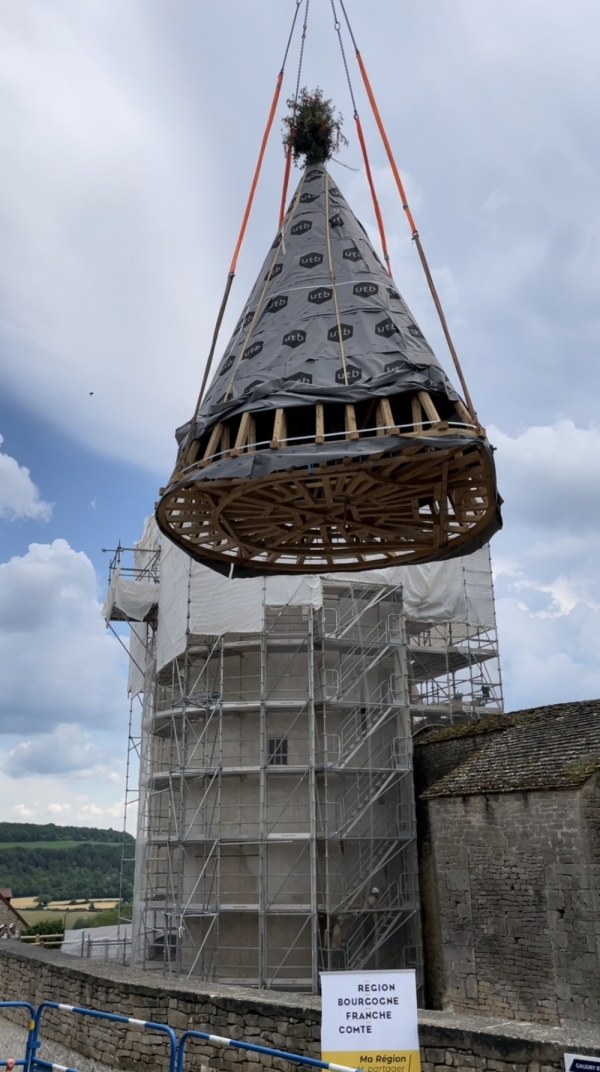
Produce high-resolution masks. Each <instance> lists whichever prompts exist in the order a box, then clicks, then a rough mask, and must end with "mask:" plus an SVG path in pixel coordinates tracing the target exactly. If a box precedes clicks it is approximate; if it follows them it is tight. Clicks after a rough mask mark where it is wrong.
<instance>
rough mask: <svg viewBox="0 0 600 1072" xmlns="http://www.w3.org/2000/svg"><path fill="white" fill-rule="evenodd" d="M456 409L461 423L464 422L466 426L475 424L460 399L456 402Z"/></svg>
mask: <svg viewBox="0 0 600 1072" xmlns="http://www.w3.org/2000/svg"><path fill="white" fill-rule="evenodd" d="M454 408H455V410H456V412H457V413H458V416H459V417H460V419H461V421H464V422H465V424H470V425H471V426H473V425H474V424H475V421H474V420H473V418H472V416H471V414H470V413H469V411H468V409H467V407H466V406H465V405H464V403H463V402H461V400H460V398H457V400H456V402H455V403H454Z"/></svg>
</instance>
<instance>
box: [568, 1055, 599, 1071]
mask: <svg viewBox="0 0 600 1072" xmlns="http://www.w3.org/2000/svg"><path fill="white" fill-rule="evenodd" d="M565 1072H600V1057H584V1056H583V1054H581V1053H566V1054H565Z"/></svg>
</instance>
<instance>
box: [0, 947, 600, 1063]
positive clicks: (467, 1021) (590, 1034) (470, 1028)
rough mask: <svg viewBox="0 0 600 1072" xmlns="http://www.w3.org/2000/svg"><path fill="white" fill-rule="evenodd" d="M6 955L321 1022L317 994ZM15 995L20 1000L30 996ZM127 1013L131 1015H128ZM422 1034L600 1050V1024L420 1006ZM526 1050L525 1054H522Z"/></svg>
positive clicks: (44, 955)
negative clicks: (559, 1022) (534, 1020)
mask: <svg viewBox="0 0 600 1072" xmlns="http://www.w3.org/2000/svg"><path fill="white" fill-rule="evenodd" d="M0 959H3V960H5V961H7V960H8V961H10V960H11V959H14V960H16V961H26V962H29V963H30V964H31V962H32V961H33V962H34V963H37V964H39V965H40V966H41V965H47V966H48V967H54V968H55V969H57V970H58V971H59V972H60V973H61V974H64V975H65V976H68V977H70V978H73V979H79V980H82V981H84V982H87V981H93V982H94V983H96V984H97V983H99V982H100V983H101V982H106V983H107V984H109V985H110V984H113V985H114V986H115V987H116V988H121V987H126V988H127V989H128V990H129V991H130V993H131V994H132V995H133V994H138V995H143V996H146V997H154V998H157V997H160V998H162V999H163V1000H164V999H165V998H170V997H172V998H175V999H177V1000H182V1001H189V1002H191V1003H195V1004H198V1005H200V1004H204V1003H206V1002H214V1003H216V1004H218V1005H219V1006H220V1007H221V1008H224V1009H226V1010H228V1011H232V1012H239V1011H240V1009H241V1008H243V1010H244V1011H245V1012H247V1013H252V1012H254V1013H256V1014H258V1015H263V1016H274V1017H277V1018H279V1019H281V1017H282V1015H283V1017H286V1016H289V1017H291V1018H292V1019H294V1020H304V1021H306V1020H313V1021H317V1022H318V1021H319V1020H320V1014H321V999H320V998H318V997H316V996H314V995H311V994H299V993H286V992H284V991H273V990H268V991H267V990H257V989H254V988H252V987H243V986H226V985H224V984H214V985H213V984H206V983H203V982H201V981H197V982H196V981H193V980H188V979H183V980H182V979H178V978H177V977H176V976H164V975H161V976H160V977H156V978H154V977H153V975H152V973H151V972H147V971H140V970H139V969H135V968H126V967H123V966H122V965H119V964H114V963H104V962H102V961H96V960H84V959H80V958H78V957H73V956H67V955H66V954H64V953H59V952H56V951H54V950H48V949H42V948H40V947H39V946H34V945H29V946H28V945H24V944H20V943H17V942H4V943H1V944H0ZM26 997H27V995H24V994H14V999H15V1000H19V999H23V998H26ZM126 1015H127V1014H126ZM419 1034H420V1036H421V1045H422V1046H424V1047H436V1046H442V1047H444V1046H445V1047H452V1046H454V1045H456V1047H457V1049H460V1050H465V1049H468V1050H472V1052H473V1053H475V1054H476V1055H479V1056H483V1057H491V1058H497V1057H498V1055H499V1054H505V1055H506V1058H507V1059H509V1060H512V1061H515V1060H516V1061H518V1060H523V1061H531V1060H534V1061H541V1062H542V1063H544V1062H546V1061H547V1062H548V1063H551V1061H552V1060H554V1061H556V1058H557V1051H565V1052H569V1053H573V1052H575V1053H578V1052H582V1051H590V1052H595V1053H598V1054H600V1027H597V1026H596V1025H593V1026H589V1025H583V1024H582V1025H581V1026H579V1025H576V1026H565V1027H555V1026H552V1025H550V1024H543V1023H531V1022H526V1021H521V1020H506V1019H501V1018H498V1017H491V1016H477V1015H472V1014H467V1013H455V1012H452V1011H450V1010H444V1011H437V1010H431V1009H422V1010H419ZM520 1054H522V1057H519V1055H520Z"/></svg>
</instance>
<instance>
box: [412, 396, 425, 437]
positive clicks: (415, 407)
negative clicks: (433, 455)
mask: <svg viewBox="0 0 600 1072" xmlns="http://www.w3.org/2000/svg"><path fill="white" fill-rule="evenodd" d="M410 404H411V407H412V421H413V425H414V429H415V432H422V431H423V411H422V409H421V403H420V402H419V396H418V395H413V396H412V398H411V400H410Z"/></svg>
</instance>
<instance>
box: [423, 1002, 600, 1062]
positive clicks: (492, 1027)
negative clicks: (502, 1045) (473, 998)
mask: <svg viewBox="0 0 600 1072" xmlns="http://www.w3.org/2000/svg"><path fill="white" fill-rule="evenodd" d="M419 1028H423V1029H425V1031H426V1032H427V1034H428V1035H429V1034H430V1030H429V1029H432V1030H431V1033H432V1034H433V1033H434V1031H435V1028H439V1029H440V1031H443V1034H444V1038H445V1039H446V1045H451V1042H450V1039H451V1037H452V1035H453V1034H455V1035H456V1040H457V1041H460V1042H461V1046H462V1045H464V1042H465V1036H466V1035H469V1036H470V1037H471V1038H472V1039H473V1041H474V1042H475V1043H476V1042H477V1040H478V1039H479V1041H483V1037H484V1036H485V1038H486V1039H489V1038H490V1037H492V1038H494V1039H500V1038H502V1039H505V1040H506V1041H507V1042H509V1043H514V1044H518V1043H534V1044H536V1045H540V1046H546V1047H548V1046H552V1047H559V1048H560V1049H563V1050H564V1051H565V1052H566V1053H578V1052H579V1050H580V1049H581V1048H582V1047H583V1048H584V1049H588V1050H589V1049H595V1050H596V1051H597V1052H598V1053H599V1054H600V1026H599V1027H597V1026H596V1025H590V1024H582V1025H581V1026H580V1025H579V1024H577V1025H576V1026H571V1027H558V1026H556V1027H555V1026H554V1025H552V1024H542V1023H532V1022H531V1021H525V1020H506V1019H501V1018H499V1017H496V1016H477V1015H471V1014H469V1013H463V1012H450V1011H449V1010H444V1011H443V1012H441V1011H437V1010H433V1009H425V1010H419ZM425 1045H430V1043H429V1042H426V1043H425ZM474 1048H475V1047H474Z"/></svg>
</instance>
